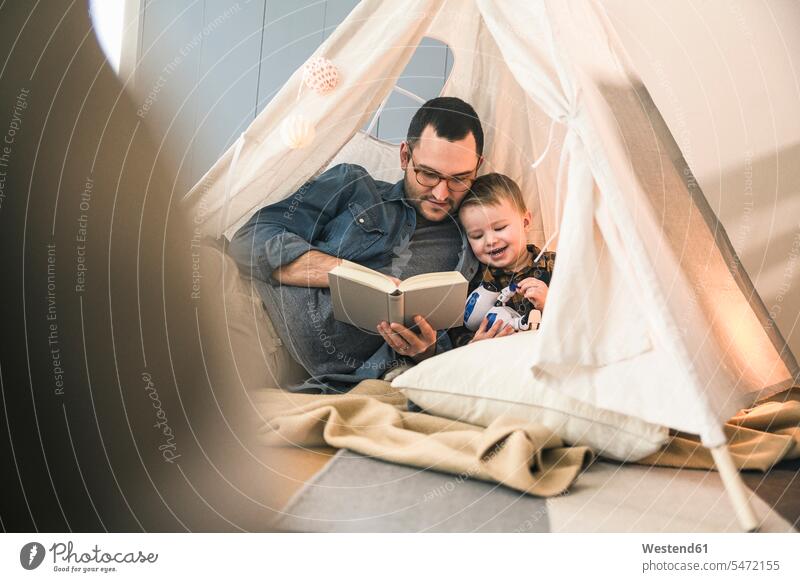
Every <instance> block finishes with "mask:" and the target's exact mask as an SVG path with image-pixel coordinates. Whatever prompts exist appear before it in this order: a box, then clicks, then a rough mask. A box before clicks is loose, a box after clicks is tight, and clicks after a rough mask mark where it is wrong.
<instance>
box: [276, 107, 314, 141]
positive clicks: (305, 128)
mask: <svg viewBox="0 0 800 582" xmlns="http://www.w3.org/2000/svg"><path fill="white" fill-rule="evenodd" d="M316 134H317V131H316V129H314V126H313V125H311V122H309V121H308V119H306V118H305V117H303V116H302V115H292V116H290V117H287V118H286V119H285V120H284V122H283V124H282V125H281V139H282V140H283V143H285V144H286V145H287V146H289V147H290V148H292V149H293V150H297V149H300V148H304V147H306V146H308V145H311V142H313V141H314V136H316Z"/></svg>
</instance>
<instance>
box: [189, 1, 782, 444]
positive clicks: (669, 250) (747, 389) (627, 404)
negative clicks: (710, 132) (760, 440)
mask: <svg viewBox="0 0 800 582" xmlns="http://www.w3.org/2000/svg"><path fill="white" fill-rule="evenodd" d="M423 36H429V37H433V38H436V39H438V40H440V41H442V42H444V43H446V44H447V45H448V46H449V48H450V50H451V52H452V53H453V55H454V64H453V68H452V72H451V75H450V77H449V78H448V80H447V82H446V84H445V87H444V89H443V94H444V95H452V96H456V97H461V98H462V99H464V100H466V101H468V102H469V103H471V104H472V105H473V106H474V107H475V109H476V111H477V112H478V114H479V116H480V118H481V121H482V123H483V124H484V131H485V133H486V142H485V148H484V155H485V158H486V163H485V164H484V166H483V169H484V171H487V172H488V171H499V172H503V173H505V174H508V175H509V176H511V177H512V178H514V179H515V180H517V181H518V182H519V183H520V186H521V188H522V190H523V192H524V193H525V195H526V203H527V204H528V206H529V208H530V209H531V210H532V211H533V215H534V217H535V219H536V220H537V221H538V222H536V223H535V224H534V229H533V233H532V242H534V243H536V244H538V245H540V246H541V245H542V244H544V242H545V241H547V240H551V241H552V243H551V245H550V246H551V248H555V247H556V246H557V249H558V256H559V260H558V263H557V266H556V270H555V273H554V276H553V280H552V284H551V289H550V293H549V295H548V306H547V310H546V311H545V314H544V319H543V322H542V327H541V329H540V330H539V331H538V332H537V333H539V334H540V339H539V341H537V342H535V345H532V347H531V359H530V365H531V371H532V373H534V374H536V375H537V376H538V377H540V378H542V379H544V380H545V381H547V382H549V383H550V385H551V386H552V387H553V388H554V389H558V390H562V391H563V392H564V393H565V394H567V395H569V396H571V397H574V398H578V399H580V400H584V401H586V402H588V403H590V404H592V405H595V406H598V407H600V408H606V409H609V410H614V411H617V412H621V413H624V414H630V415H634V416H638V417H640V418H642V419H644V420H646V421H649V422H653V423H657V424H662V425H665V426H669V427H671V428H674V429H677V430H681V431H684V432H687V433H693V434H698V435H700V437H701V438H702V439H703V442H704V444H706V445H707V446H717V445H721V444H723V443H724V442H725V435H724V432H723V430H722V425H723V422H724V420H726V419H727V418H729V417H730V416H731V415H733V414H734V413H735V412H736V411H737V410H738V409H740V408H742V407H744V406H747V405H749V404H751V403H752V402H753V401H754V400H755V398H756V397H757V396H761V397H763V396H766V395H768V394H770V393H774V392H777V391H780V390H783V389H785V388H787V387H789V386H791V385H792V384H793V383H794V382H795V380H796V378H797V376H798V367H797V362H796V361H795V360H794V357H793V355H792V354H791V353H790V352H789V350H788V348H787V347H786V344H785V342H784V341H783V338H781V336H780V334H779V332H778V331H777V329H776V328H775V327H774V325H773V324H772V322H771V321H770V320H769V318H768V316H767V314H766V310H765V309H764V308H763V305H762V304H761V303H760V299H759V298H758V295H757V293H756V292H755V290H754V288H753V286H752V283H751V282H750V281H749V279H748V278H747V275H746V273H744V272H743V270H742V268H741V265H740V264H739V263H738V262H736V261H735V252H734V251H733V249H732V247H731V245H730V243H729V241H728V240H727V237H726V236H725V234H724V230H723V229H722V228H721V226H720V224H719V222H718V221H717V220H716V217H715V216H714V215H713V212H712V211H711V209H710V208H709V207H708V204H707V203H706V201H705V199H704V197H703V194H702V192H701V191H700V190H699V188H698V187H697V185H696V183H695V182H694V180H693V178H691V173H690V172H689V170H688V166H687V165H686V163H685V161H684V160H683V157H682V155H681V154H680V150H679V149H678V148H677V146H676V144H675V141H674V139H673V138H672V135H671V134H670V132H669V130H668V129H667V127H666V125H665V124H664V122H663V120H662V119H661V116H660V115H659V114H658V110H657V108H656V107H655V106H654V105H653V103H652V100H651V99H650V97H649V95H648V94H647V91H646V89H645V88H644V85H643V84H642V82H641V80H640V79H639V77H638V76H637V75H636V72H635V70H634V69H633V67H632V66H631V65H630V62H629V59H628V57H627V55H626V54H625V51H624V49H623V48H622V46H621V44H620V41H619V39H618V37H617V35H616V33H615V31H614V30H613V27H612V26H611V24H610V22H609V20H608V18H607V17H606V16H605V13H604V11H603V8H602V6H601V5H600V4H598V3H596V2H586V1H584V0H568V1H555V0H537V1H531V0H506V1H504V2H490V1H488V0H410V1H407V2H403V3H395V2H381V1H379V0H364V1H362V2H361V3H360V4H359V5H358V6H357V7H356V8H355V9H354V10H353V12H352V13H351V14H350V16H349V17H348V18H347V19H346V20H345V21H344V22H343V23H342V24H341V25H340V26H339V27H338V28H337V30H336V31H335V32H334V33H333V34H332V35H331V36H330V37H329V39H328V40H327V41H326V42H325V43H323V44H322V45H321V46H320V47H319V49H318V50H317V52H316V53H315V55H313V56H314V57H316V56H324V57H326V58H328V59H331V60H332V61H333V62H334V63H336V65H337V66H338V67H339V72H340V78H341V83H340V86H339V87H338V88H337V89H336V91H334V92H333V93H331V94H329V95H326V96H324V97H323V96H319V95H316V94H315V93H313V92H312V91H310V90H301V87H300V83H301V74H302V73H301V71H298V72H296V73H295V74H294V75H293V76H292V78H291V79H290V80H289V81H288V83H287V84H286V86H284V87H283V89H282V90H281V91H280V92H279V93H278V95H277V96H276V97H275V99H274V100H273V101H272V102H271V103H270V104H269V105H268V106H267V107H266V108H265V110H264V111H263V112H262V113H261V114H260V115H259V116H258V117H257V118H256V120H255V121H254V122H253V123H252V125H251V126H250V127H249V128H248V129H247V131H245V133H244V134H243V135H242V137H241V138H240V140H239V141H238V142H237V143H236V144H234V146H232V147H231V148H230V149H229V150H228V151H227V152H226V153H225V154H224V155H223V157H222V158H221V159H220V160H219V161H218V162H217V163H216V164H215V165H214V166H213V167H212V168H211V170H209V172H208V173H207V174H206V176H204V178H203V179H202V180H201V181H200V183H198V185H197V186H195V188H193V189H192V191H191V192H190V193H189V194H188V195H187V198H186V202H187V203H188V204H189V205H190V206H191V207H192V208H193V211H194V213H195V216H194V220H195V223H196V224H202V226H203V228H204V230H205V232H206V233H208V234H218V233H221V232H227V233H228V234H231V233H232V232H234V231H235V229H236V228H237V226H238V225H239V224H241V223H242V222H243V221H244V220H246V219H247V218H248V217H249V215H250V214H251V213H252V212H253V211H255V210H256V209H257V208H259V207H261V206H263V205H265V204H268V203H270V202H274V201H277V200H280V199H282V198H284V197H286V196H288V195H289V194H291V193H292V192H294V191H295V190H296V189H298V188H299V187H300V186H301V185H302V184H303V183H304V182H305V181H306V180H308V179H309V178H311V177H312V176H313V175H315V174H316V173H317V172H318V171H320V170H321V169H322V168H324V167H325V166H326V165H327V164H328V162H329V161H330V160H331V159H333V158H334V157H335V156H336V155H337V153H338V152H339V151H340V150H342V148H343V147H344V146H345V145H346V144H348V143H349V142H351V140H352V139H354V137H353V136H357V137H356V138H355V139H356V140H359V141H358V143H356V146H357V147H353V148H351V149H353V150H358V149H363V148H365V147H369V140H366V139H364V137H363V136H361V137H358V136H359V135H360V134H358V133H357V131H358V128H360V127H362V126H363V125H364V123H365V122H366V121H367V120H368V119H369V117H370V115H371V114H373V113H374V112H375V111H376V109H377V108H378V107H379V105H380V103H381V102H382V101H383V100H384V99H385V98H386V97H387V95H388V94H389V92H390V91H391V88H392V87H393V86H394V84H395V83H396V81H397V79H398V77H399V75H400V74H401V73H402V71H403V69H404V67H405V65H406V64H407V62H408V61H409V59H410V58H411V56H412V54H413V52H414V49H415V48H416V46H417V45H418V43H419V41H420V39H421V38H422V37H423ZM298 113H299V114H302V115H304V116H305V117H306V118H308V119H309V121H311V123H312V124H314V125H315V126H316V130H317V136H316V139H315V141H314V143H313V144H312V145H311V146H310V147H308V148H305V149H299V150H289V149H288V148H287V147H286V146H285V145H283V143H282V141H281V140H280V138H279V133H280V124H281V122H282V121H283V120H284V119H285V118H286V117H287V116H289V115H291V114H298ZM543 154H544V155H543ZM234 158H236V163H235V164H234V163H233V161H234ZM534 162H537V166H536V168H535V169H534V168H533V167H532V166H533V164H534ZM600 377H605V378H608V377H613V378H615V379H617V381H616V382H614V383H613V384H614V386H613V387H612V388H609V387H608V386H607V385H608V383H607V382H603V383H602V384H603V386H604V388H603V389H602V390H599V389H598V388H597V385H598V382H597V379H598V378H600Z"/></svg>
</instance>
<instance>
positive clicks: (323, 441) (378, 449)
mask: <svg viewBox="0 0 800 582" xmlns="http://www.w3.org/2000/svg"><path fill="white" fill-rule="evenodd" d="M780 398H781V401H780V402H766V403H763V404H761V405H759V406H757V407H755V408H753V409H750V410H747V411H742V412H741V413H740V414H738V415H737V416H736V417H734V418H733V419H732V420H731V422H730V423H729V424H728V425H727V427H726V430H727V431H728V435H729V436H730V438H731V446H730V449H731V453H732V454H733V457H734V460H735V461H736V463H737V464H738V466H739V467H741V468H748V469H751V468H752V469H760V470H766V469H768V468H769V467H771V466H772V465H774V464H775V463H777V462H779V461H781V460H783V459H791V458H797V457H800V428H799V427H800V392H798V391H797V390H795V391H793V392H787V393H785V394H783V395H780ZM784 398H786V400H785V401H783V399H784ZM255 400H256V401H257V403H258V409H259V412H260V414H261V418H262V421H263V424H262V425H261V427H260V430H259V436H260V441H261V442H262V443H264V444H266V445H269V446H306V447H313V446H324V445H328V446H332V447H336V448H347V449H351V450H353V451H356V452H359V453H362V454H365V455H370V456H374V457H377V458H380V459H384V460H387V461H392V462H395V463H401V464H404V465H412V466H416V467H422V468H426V469H434V470H437V471H444V472H448V473H454V474H458V475H462V476H464V477H473V478H476V479H483V480H487V481H495V482H498V483H502V484H504V485H506V486H508V487H511V488H514V489H517V490H519V491H524V492H526V493H531V494H533V495H539V496H543V497H549V496H553V495H558V494H560V493H562V492H564V491H565V490H566V489H567V488H568V487H569V486H570V485H571V484H572V483H573V482H574V481H575V479H576V478H577V476H578V475H579V473H580V471H581V470H582V469H583V468H585V467H586V466H587V465H588V464H589V462H590V461H591V459H592V458H593V455H592V452H591V451H590V450H589V449H588V448H587V447H570V446H567V445H566V444H565V443H563V442H562V441H561V439H559V438H558V437H557V436H555V435H554V434H553V433H552V432H551V431H549V430H547V429H545V428H543V427H541V426H536V425H532V424H530V423H525V422H524V421H520V420H516V419H510V418H500V419H498V420H496V421H495V422H493V423H492V424H491V425H489V426H488V427H485V428H484V427H479V426H474V425H470V424H465V423H462V422H457V421H453V420H448V419H445V418H440V417H436V416H431V415H428V414H423V413H416V412H409V411H408V410H406V398H405V396H403V395H402V393H400V392H398V391H397V390H394V389H393V388H392V387H391V385H390V384H389V383H388V382H383V381H379V380H368V381H365V382H362V383H361V384H359V385H358V386H356V387H355V388H354V389H353V390H352V391H351V392H349V393H348V394H342V395H327V396H320V395H309V394H292V393H289V392H285V391H282V390H262V391H259V392H258V393H257V395H256V397H255ZM773 400H775V399H773ZM640 462H641V463H646V464H655V465H667V466H673V467H691V468H709V469H710V468H713V467H714V465H713V462H712V460H711V455H710V453H709V452H708V450H707V449H705V448H703V447H702V446H700V445H699V443H698V442H697V441H696V440H694V439H692V438H691V437H689V436H688V435H682V434H676V435H673V438H672V439H671V440H670V442H669V443H668V444H667V445H666V446H665V447H664V449H663V450H662V451H660V452H659V453H657V454H654V455H651V456H649V457H647V458H646V459H643V460H641V461H640Z"/></svg>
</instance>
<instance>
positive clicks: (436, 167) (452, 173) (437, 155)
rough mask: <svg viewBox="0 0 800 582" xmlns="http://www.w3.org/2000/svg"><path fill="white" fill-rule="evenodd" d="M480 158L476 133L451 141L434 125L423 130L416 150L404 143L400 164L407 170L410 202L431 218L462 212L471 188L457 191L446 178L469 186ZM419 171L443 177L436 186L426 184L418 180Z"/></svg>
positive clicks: (407, 187) (440, 217)
mask: <svg viewBox="0 0 800 582" xmlns="http://www.w3.org/2000/svg"><path fill="white" fill-rule="evenodd" d="M480 161H481V159H480V157H479V156H478V154H477V152H476V151H475V136H473V135H472V133H468V134H467V136H466V137H465V138H464V139H461V140H458V141H447V140H446V139H444V138H441V137H439V136H438V135H436V132H435V131H434V129H433V127H432V126H430V125H429V126H428V127H426V128H425V129H424V130H423V131H422V135H421V136H420V139H419V141H418V142H417V143H416V144H415V145H414V148H413V160H412V151H411V149H410V148H409V146H408V144H407V143H405V142H404V143H403V144H402V145H401V146H400V166H401V167H402V168H403V170H404V171H405V189H406V196H407V198H408V202H409V203H410V204H411V205H413V206H414V208H416V210H417V212H418V213H419V214H421V215H422V216H424V217H425V218H427V219H428V220H431V221H434V222H439V221H442V220H444V219H445V218H447V217H448V216H449V215H454V214H455V213H456V212H457V211H458V206H459V204H461V200H462V199H463V198H464V196H466V194H467V191H466V190H464V191H463V192H458V191H453V190H451V189H450V187H449V186H448V183H447V179H446V178H458V179H460V180H461V181H463V182H464V183H466V184H467V185H469V184H471V183H472V180H474V179H475V176H476V173H477V171H478V165H479V164H480ZM415 170H419V171H421V172H425V174H426V175H427V176H428V178H430V176H431V175H434V174H435V175H438V176H440V177H441V178H442V179H441V180H440V181H439V183H438V184H436V186H433V187H428V186H423V185H422V184H420V183H419V182H418V181H417V175H416V173H415Z"/></svg>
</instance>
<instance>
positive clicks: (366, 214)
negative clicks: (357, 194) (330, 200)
mask: <svg viewBox="0 0 800 582" xmlns="http://www.w3.org/2000/svg"><path fill="white" fill-rule="evenodd" d="M347 208H348V210H349V211H350V217H351V218H352V221H350V224H349V225H348V228H347V231H348V232H347V235H346V236H345V237H344V240H343V244H342V248H341V250H340V254H339V256H340V257H342V258H344V259H348V260H354V259H362V260H363V259H365V258H367V257H370V256H372V255H373V254H374V253H375V251H376V247H375V244H376V243H377V242H378V241H380V240H383V239H385V237H386V228H385V226H384V225H383V224H382V223H381V221H380V219H379V218H378V217H376V216H375V213H374V212H370V210H369V209H365V208H364V207H363V206H362V205H361V204H359V203H358V202H350V203H349V204H348V205H347ZM378 246H380V245H378ZM379 252H380V251H379Z"/></svg>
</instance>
